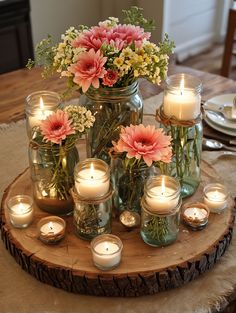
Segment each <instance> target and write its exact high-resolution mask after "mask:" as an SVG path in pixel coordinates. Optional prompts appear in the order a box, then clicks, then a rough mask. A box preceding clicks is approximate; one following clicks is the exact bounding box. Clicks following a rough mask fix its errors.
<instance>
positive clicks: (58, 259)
mask: <svg viewBox="0 0 236 313" xmlns="http://www.w3.org/2000/svg"><path fill="white" fill-rule="evenodd" d="M202 164H203V166H202V182H201V184H200V186H199V188H198V190H197V192H196V193H195V195H194V196H192V197H191V198H189V199H187V200H185V201H184V202H186V201H196V200H197V201H201V200H202V195H203V185H205V184H206V183H208V182H210V181H211V180H214V176H215V174H216V173H215V172H214V170H213V169H212V168H211V169H210V168H209V165H207V164H206V163H205V162H202ZM16 194H28V195H32V186H31V180H30V173H29V170H28V169H27V170H26V171H25V172H23V173H22V174H21V175H20V176H18V177H17V178H16V180H15V181H14V182H13V183H12V184H11V185H10V186H9V187H8V188H7V190H6V191H5V193H4V196H3V200H2V205H1V233H2V240H3V241H4V243H5V246H6V249H7V250H8V251H9V252H10V254H11V255H12V256H13V257H14V258H15V260H16V262H17V263H19V264H20V265H21V267H22V268H23V269H24V270H25V271H27V272H28V273H30V274H31V275H33V276H34V277H36V278H37V279H38V280H40V281H41V282H44V283H47V284H50V285H52V286H55V287H58V288H61V289H64V290H66V291H69V292H74V293H80V294H89V295H97V296H122V297H129V296H142V295H147V294H154V293H157V292H160V291H164V290H168V289H171V288H175V287H179V286H181V285H183V284H185V283H187V282H189V281H191V280H193V279H195V278H196V277H198V276H199V275H200V274H202V273H204V272H205V271H207V270H209V269H210V268H212V266H214V264H215V263H216V262H217V261H218V260H219V259H220V257H221V256H222V255H223V254H224V252H225V250H226V248H227V247H228V245H229V244H230V241H231V238H232V230H233V221H234V216H233V207H234V201H233V200H232V199H230V200H229V208H228V209H227V210H225V211H224V212H223V213H222V214H220V215H219V214H211V215H210V218H209V224H208V226H207V227H206V228H205V229H203V230H201V231H196V232H193V231H191V230H189V229H188V228H186V226H185V225H183V223H181V226H180V232H179V236H178V239H177V241H176V242H175V243H173V244H172V245H170V246H167V247H164V248H154V247H151V246H148V245H146V244H145V243H144V242H143V241H142V239H141V237H140V234H139V229H133V230H128V231H127V229H125V228H124V226H122V225H121V224H120V223H119V222H118V219H114V221H113V226H112V233H113V234H115V235H117V236H119V237H120V238H121V240H122V242H123V245H124V249H123V255H122V260H121V264H120V265H119V267H117V268H116V269H114V270H112V271H109V272H102V271H100V270H99V269H97V268H96V267H94V265H93V261H92V253H91V251H90V243H89V242H87V241H83V240H81V239H79V238H78V237H76V235H75V231H74V226H73V217H72V216H70V217H65V218H64V220H65V221H66V236H65V238H64V239H63V240H62V241H61V242H60V243H58V244H57V245H53V246H52V245H46V244H43V243H42V242H41V241H40V240H39V239H38V238H37V228H36V225H37V222H38V221H39V220H40V219H41V218H42V217H45V216H48V214H47V213H45V212H43V211H41V210H40V209H39V208H37V206H36V205H35V218H34V222H33V224H31V225H30V226H29V227H28V228H26V229H17V228H14V227H12V225H11V224H10V221H9V217H8V213H7V208H6V203H7V200H8V199H9V198H10V197H12V196H14V195H16Z"/></svg>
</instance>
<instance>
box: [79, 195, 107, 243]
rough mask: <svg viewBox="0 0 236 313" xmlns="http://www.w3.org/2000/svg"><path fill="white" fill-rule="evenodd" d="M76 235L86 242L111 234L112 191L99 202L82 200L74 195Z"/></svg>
mask: <svg viewBox="0 0 236 313" xmlns="http://www.w3.org/2000/svg"><path fill="white" fill-rule="evenodd" d="M73 198H74V202H75V208H74V218H73V221H74V226H75V233H76V235H77V236H78V237H80V238H81V239H84V240H91V239H93V238H94V237H96V236H98V235H102V234H108V233H111V218H112V190H110V191H109V192H108V193H107V194H106V195H104V197H103V198H100V199H99V200H94V201H92V200H90V201H89V200H82V199H80V197H79V196H78V195H77V194H76V193H74V194H73Z"/></svg>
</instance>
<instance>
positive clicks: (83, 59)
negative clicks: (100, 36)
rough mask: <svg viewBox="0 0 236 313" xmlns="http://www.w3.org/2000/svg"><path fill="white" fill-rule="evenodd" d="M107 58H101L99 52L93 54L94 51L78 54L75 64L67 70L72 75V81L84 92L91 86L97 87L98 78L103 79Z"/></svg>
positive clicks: (101, 55)
mask: <svg viewBox="0 0 236 313" xmlns="http://www.w3.org/2000/svg"><path fill="white" fill-rule="evenodd" d="M106 61H107V58H106V57H103V54H102V52H101V51H100V50H98V51H97V52H95V50H94V49H90V50H89V51H86V52H83V53H81V54H80V56H79V59H78V61H77V63H76V64H73V65H71V66H70V67H69V68H68V69H69V71H70V72H71V73H73V74H74V79H73V81H74V82H75V83H76V84H78V85H79V86H81V87H82V90H83V92H86V91H87V90H88V89H89V87H90V86H91V85H93V87H94V88H98V87H99V78H103V77H104V75H105V74H106V70H105V68H104V64H105V63H106Z"/></svg>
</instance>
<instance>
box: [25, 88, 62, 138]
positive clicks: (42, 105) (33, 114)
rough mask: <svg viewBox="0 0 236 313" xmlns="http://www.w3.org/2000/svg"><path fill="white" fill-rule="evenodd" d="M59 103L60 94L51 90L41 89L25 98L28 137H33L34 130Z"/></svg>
mask: <svg viewBox="0 0 236 313" xmlns="http://www.w3.org/2000/svg"><path fill="white" fill-rule="evenodd" d="M59 104H60V95H59V94H58V93H56V92H53V91H47V90H41V91H36V92H33V93H31V94H30V95H28V96H27V98H26V108H25V112H26V129H27V134H28V137H29V138H30V139H31V138H32V137H34V135H33V134H34V130H35V129H36V128H37V127H38V126H39V125H40V123H41V121H42V120H45V119H46V118H47V117H48V116H49V115H50V114H52V113H53V112H54V111H55V110H56V109H57V108H58V106H59Z"/></svg>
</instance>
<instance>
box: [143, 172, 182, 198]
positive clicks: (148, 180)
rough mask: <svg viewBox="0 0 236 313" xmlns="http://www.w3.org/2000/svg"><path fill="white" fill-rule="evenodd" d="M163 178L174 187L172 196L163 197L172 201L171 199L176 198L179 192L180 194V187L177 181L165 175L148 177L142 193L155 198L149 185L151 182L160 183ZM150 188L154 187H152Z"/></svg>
mask: <svg viewBox="0 0 236 313" xmlns="http://www.w3.org/2000/svg"><path fill="white" fill-rule="evenodd" d="M163 177H164V179H165V180H169V182H171V183H173V184H175V185H176V190H175V191H174V192H173V193H172V194H170V195H165V197H166V198H167V199H172V198H174V197H176V196H177V195H179V194H180V192H181V186H180V183H179V181H178V180H177V179H175V178H174V177H171V176H167V175H158V176H151V177H149V178H148V179H147V181H146V183H145V186H144V192H145V193H146V194H148V195H149V196H155V192H152V191H151V190H152V188H150V184H151V183H152V182H155V181H162V179H163ZM165 177H167V178H165ZM158 186H159V185H158ZM152 187H156V185H154V186H152Z"/></svg>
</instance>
